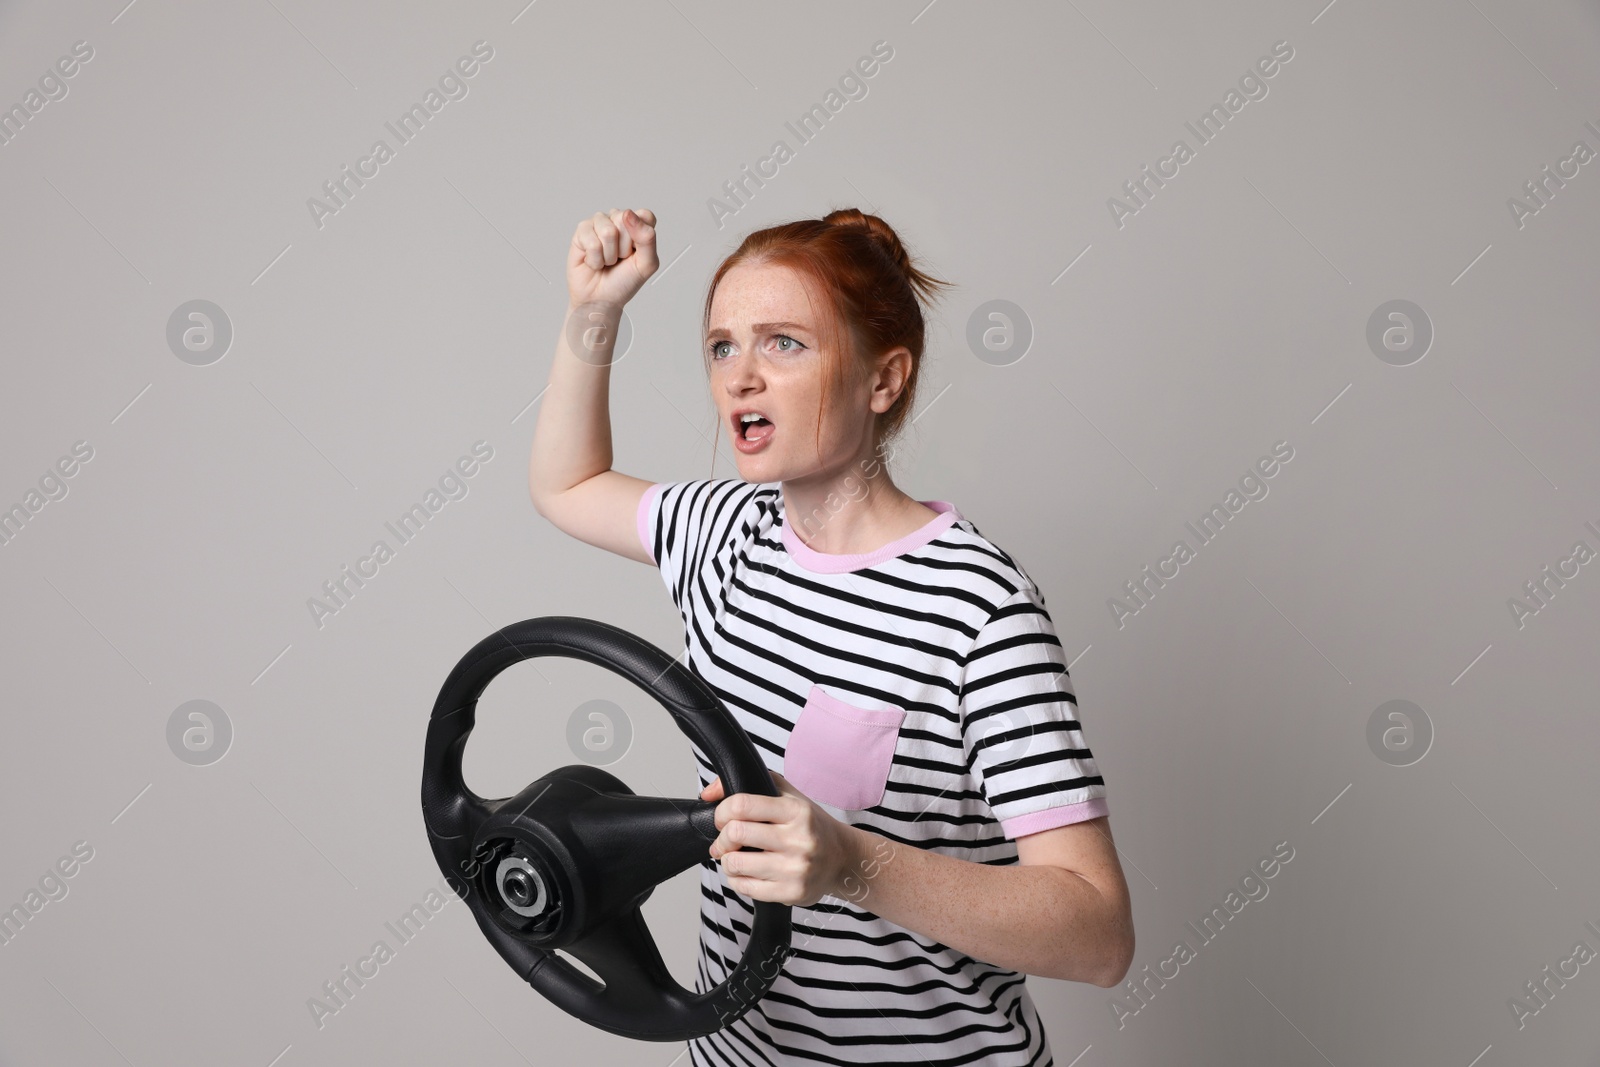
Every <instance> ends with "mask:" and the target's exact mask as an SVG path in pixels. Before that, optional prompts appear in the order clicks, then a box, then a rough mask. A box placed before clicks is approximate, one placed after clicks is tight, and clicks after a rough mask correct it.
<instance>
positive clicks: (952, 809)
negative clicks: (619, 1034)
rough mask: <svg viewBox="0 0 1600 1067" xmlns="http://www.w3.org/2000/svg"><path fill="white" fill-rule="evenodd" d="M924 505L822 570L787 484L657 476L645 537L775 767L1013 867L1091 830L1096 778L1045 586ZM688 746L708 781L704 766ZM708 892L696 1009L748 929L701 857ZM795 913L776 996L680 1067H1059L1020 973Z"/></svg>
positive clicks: (950, 847)
mask: <svg viewBox="0 0 1600 1067" xmlns="http://www.w3.org/2000/svg"><path fill="white" fill-rule="evenodd" d="M835 499H836V498H835ZM922 503H923V504H925V505H927V506H928V507H929V508H932V509H933V510H934V511H936V512H938V514H937V515H936V516H935V517H934V518H932V519H930V520H929V521H928V522H927V524H925V525H924V526H923V527H922V528H920V529H918V530H916V531H914V532H912V533H910V534H907V535H906V536H905V537H902V538H900V539H899V540H897V541H894V542H892V543H890V544H887V545H884V546H883V547H882V548H879V549H877V550H876V551H873V552H867V553H862V554H857V555H838V554H833V553H821V552H817V551H814V550H813V549H811V548H809V547H807V546H806V544H805V543H804V542H802V541H801V540H800V538H799V537H798V536H797V535H796V534H795V532H794V529H793V527H792V526H791V525H790V524H789V523H788V522H787V521H786V519H785V509H784V501H783V492H782V484H781V483H779V482H761V483H752V482H745V481H742V480H739V479H719V480H700V481H687V482H658V483H656V484H654V485H652V486H651V487H650V488H649V489H647V490H646V491H645V494H644V497H643V499H641V500H640V502H639V510H638V532H639V539H640V541H641V542H642V543H643V545H644V546H645V548H646V549H647V550H648V551H649V552H650V555H651V557H652V558H653V559H654V560H655V561H656V563H657V566H658V567H659V568H660V570H661V577H662V580H663V581H664V582H665V583H666V586H667V589H668V591H669V592H670V593H671V595H672V600H673V603H674V604H675V605H676V606H677V607H678V609H679V612H680V614H681V615H682V617H683V622H684V631H685V645H686V648H687V651H688V661H687V662H688V666H689V667H690V669H691V670H693V671H694V672H695V673H696V674H697V675H698V676H699V677H701V678H702V679H704V680H705V682H706V683H707V684H708V685H710V686H711V688H712V689H713V690H715V691H716V693H717V695H718V696H719V697H720V698H721V700H722V702H723V703H724V704H725V705H726V706H727V708H728V711H729V712H730V713H731V714H732V716H733V718H734V719H735V720H736V721H737V722H738V723H739V725H740V726H741V727H742V728H743V729H744V731H745V733H746V734H748V735H749V737H750V740H751V741H752V743H753V744H754V745H755V748H756V751H757V752H759V753H760V754H761V757H762V759H763V760H764V761H765V763H766V765H767V767H768V769H770V770H775V771H777V772H778V773H780V774H782V775H783V776H784V777H785V778H787V779H789V781H790V782H791V783H792V784H793V785H794V786H795V788H796V789H798V790H800V791H801V792H802V793H804V794H805V795H806V796H808V797H810V798H811V799H812V800H813V801H815V802H816V803H818V804H819V805H821V806H823V808H824V809H825V810H827V811H828V812H829V814H831V815H833V816H834V817H835V818H838V819H841V820H842V821H845V822H848V823H850V824H851V825H854V826H858V827H861V828H863V829H866V830H868V831H871V832H872V833H875V834H879V835H881V836H883V837H886V838H889V839H891V840H893V841H897V842H901V843H903V844H906V845H912V846H915V847H917V848H923V849H929V850H931V851H934V852H938V853H941V854H943V855H947V856H955V857H957V858H960V859H965V860H972V861H975V862H978V863H988V864H1000V865H1005V864H1015V863H1016V862H1017V849H1016V841H1015V839H1016V838H1018V837H1021V836H1023V835H1024V834H1030V833H1036V832H1038V831H1041V830H1048V829H1051V828H1053V827H1057V826H1065V825H1067V824H1069V823H1074V822H1080V821H1082V820H1085V819H1093V818H1095V817H1097V816H1100V815H1104V814H1106V801H1105V782H1104V779H1102V778H1101V776H1100V773H1099V770H1098V768H1097V767H1096V766H1095V761H1094V757H1093V755H1092V754H1091V753H1090V751H1089V747H1088V744H1087V743H1086V742H1085V740H1084V736H1083V732H1082V726H1081V724H1080V723H1079V721H1078V702H1077V697H1076V696H1075V695H1074V693H1073V690H1072V683H1071V680H1070V678H1069V677H1068V674H1067V666H1066V659H1065V657H1064V655H1063V652H1062V648H1061V643H1060V641H1059V640H1058V639H1057V637H1056V634H1055V628H1054V625H1053V624H1052V622H1051V620H1050V615H1049V613H1048V612H1047V611H1046V610H1045V603H1044V597H1043V595H1042V594H1041V593H1040V592H1039V590H1038V587H1037V586H1035V585H1034V583H1033V581H1032V579H1030V578H1029V577H1028V575H1027V573H1026V572H1025V571H1024V570H1023V569H1022V567H1021V566H1020V565H1019V564H1018V563H1017V562H1016V561H1015V560H1013V559H1012V558H1011V557H1010V556H1008V555H1007V554H1006V553H1005V552H1003V551H1002V550H1000V549H999V548H997V547H996V546H995V545H994V544H993V543H992V542H991V541H989V540H988V539H987V538H985V537H984V536H983V535H982V534H981V533H979V532H978V529H977V527H976V526H974V525H973V524H972V522H971V521H970V520H969V519H967V518H966V517H964V516H963V515H962V514H961V513H960V512H959V511H957V510H956V509H955V507H954V506H952V505H951V504H950V503H949V502H947V501H942V500H925V501H922ZM841 506H842V507H849V506H851V505H850V502H849V501H844V502H842V505H841ZM827 518H828V516H827V515H826V514H823V513H818V514H815V515H813V516H811V517H810V518H809V519H808V520H797V521H800V522H801V525H802V526H803V528H805V529H807V530H812V529H819V528H820V526H819V525H818V524H819V523H825V522H826V521H827ZM691 747H692V749H693V751H694V756H695V760H696V762H697V764H698V767H699V773H700V784H701V787H702V788H703V787H704V786H706V785H709V784H710V782H711V780H712V778H713V777H715V774H716V772H715V770H714V769H713V768H711V766H710V765H709V764H708V763H707V761H706V758H705V754H704V752H702V751H701V750H700V748H699V746H698V745H695V744H694V743H693V742H692V741H691ZM786 757H787V758H786ZM864 885H865V887H866V888H865V891H864V892H860V891H856V892H851V896H852V897H853V898H854V899H856V900H860V901H862V902H863V903H865V904H870V903H871V883H870V881H865V882H864ZM700 886H701V896H702V908H701V924H700V954H699V964H698V974H697V978H696V986H695V988H696V992H700V991H703V990H705V989H708V988H710V987H711V986H713V985H716V984H718V983H720V982H722V981H724V980H725V979H726V978H727V976H728V974H729V973H730V971H731V970H732V968H733V966H734V965H735V964H736V963H737V962H738V961H739V959H740V958H742V956H743V955H744V951H745V945H746V942H747V940H748V938H749V934H750V926H751V922H752V919H753V917H754V914H755V909H754V905H753V903H752V902H751V900H750V899H749V898H748V897H745V896H742V895H741V894H739V893H738V892H736V891H734V890H732V889H730V888H729V886H728V884H727V881H726V879H725V878H724V877H723V873H722V867H721V865H720V864H719V863H717V862H716V861H714V860H712V859H711V858H710V856H707V857H706V858H705V860H703V861H702V863H701V872H700ZM791 915H792V935H791V950H792V951H791V954H790V955H789V956H788V957H786V958H785V959H784V962H783V966H782V968H781V970H780V971H779V973H778V976H777V978H776V980H775V981H774V982H773V984H772V987H771V988H770V989H769V990H768V991H767V993H766V994H765V995H764V996H763V997H762V998H761V999H760V1000H759V1001H757V1002H756V1003H755V1004H754V1005H753V1006H752V1007H751V1008H750V1009H749V1010H748V1011H747V1012H746V1013H745V1014H744V1015H742V1016H741V1017H740V1018H739V1019H737V1020H736V1021H735V1022H734V1023H733V1024H732V1025H731V1026H728V1027H725V1028H724V1029H722V1030H719V1031H717V1032H716V1033H714V1034H711V1035H709V1036H707V1037H704V1038H697V1039H694V1040H692V1041H690V1042H689V1051H690V1057H691V1062H692V1063H693V1064H695V1065H698V1067H712V1065H717V1067H726V1065H743V1064H758V1065H759V1064H772V1065H785V1064H841V1065H844V1064H849V1065H852V1067H854V1065H858V1064H863V1063H872V1064H887V1063H905V1064H918V1065H921V1064H930V1065H932V1067H956V1065H958V1064H982V1065H985V1067H1009V1065H1018V1067H1021V1065H1032V1067H1049V1065H1051V1064H1052V1063H1053V1060H1052V1058H1051V1052H1050V1044H1049V1041H1048V1039H1047V1038H1046V1036H1045V1031H1044V1026H1043V1025H1042V1023H1041V1022H1040V1019H1039V1015H1038V1013H1037V1011H1036V1010H1035V1008H1034V1003H1033V999H1032V998H1031V997H1030V996H1029V995H1028V991H1027V987H1026V985H1025V984H1024V980H1025V976H1024V975H1023V974H1021V973H1019V972H1017V971H1014V970H1009V969H1006V968H1003V967H998V966H995V965H993V964H990V963H988V962H985V961H983V960H979V959H975V958H973V957H971V956H968V955H966V954H965V953H962V952H958V951H956V950H955V949H953V948H950V947H948V946H946V945H944V944H942V943H940V942H938V941H935V940H933V939H932V938H928V937H924V936H923V935H921V934H919V933H916V932H914V931H911V930H908V929H906V928H905V927H902V926H899V925H897V924H895V923H891V922H888V921H886V920H884V919H880V918H879V917H878V916H876V915H874V914H873V913H872V912H871V911H869V910H866V909H865V908H864V907H860V906H857V904H855V903H853V902H852V901H851V900H845V899H843V898H840V897H835V896H824V897H823V898H822V899H821V900H819V901H818V902H817V903H816V904H813V905H811V906H810V907H805V908H800V907H796V908H794V909H792V912H791Z"/></svg>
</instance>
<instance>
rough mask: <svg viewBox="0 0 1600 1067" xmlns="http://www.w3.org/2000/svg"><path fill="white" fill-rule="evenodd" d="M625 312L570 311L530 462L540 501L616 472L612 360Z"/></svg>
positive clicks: (588, 307) (594, 307) (532, 487)
mask: <svg viewBox="0 0 1600 1067" xmlns="http://www.w3.org/2000/svg"><path fill="white" fill-rule="evenodd" d="M621 319H622V309H621V308H620V307H610V306H607V305H600V304H585V305H583V306H581V307H579V308H576V309H573V310H570V311H568V313H567V317H566V320H565V321H564V322H563V323H562V327H561V336H560V338H559V339H558V340H557V341H556V354H555V359H554V361H553V362H552V363H551V364H550V383H549V385H548V386H546V388H545V391H544V394H543V396H542V397H541V398H540V401H539V417H538V422H537V424H536V425H535V426H534V430H533V452H532V454H531V455H530V456H529V459H528V493H529V495H530V496H531V497H532V498H533V502H534V504H535V505H536V506H537V505H538V504H539V503H540V501H542V500H544V499H548V498H549V497H551V496H554V495H556V494H557V493H563V492H566V491H567V490H568V489H571V488H572V487H573V486H575V485H577V484H578V483H579V482H582V481H586V480H587V479H589V478H592V477H594V476H595V475H596V474H600V473H603V472H604V471H608V470H610V469H611V461H612V455H611V397H610V391H611V354H612V352H613V350H614V349H615V346H616V336H617V326H618V324H619V323H620V322H621Z"/></svg>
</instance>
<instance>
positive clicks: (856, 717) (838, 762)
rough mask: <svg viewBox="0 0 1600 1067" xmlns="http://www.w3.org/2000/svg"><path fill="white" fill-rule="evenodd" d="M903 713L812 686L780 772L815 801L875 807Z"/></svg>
mask: <svg viewBox="0 0 1600 1067" xmlns="http://www.w3.org/2000/svg"><path fill="white" fill-rule="evenodd" d="M905 717H906V713H905V710H904V709H902V708H897V707H893V706H890V705H887V704H879V705H877V706H875V707H871V708H859V707H856V706H855V705H854V704H849V703H846V702H845V701H843V700H840V699H839V698H838V697H836V696H833V695H832V694H831V693H827V692H824V691H823V688H822V687H821V686H820V685H813V686H812V687H811V692H810V693H809V694H808V695H807V697H806V703H805V706H804V707H803V708H801V709H800V717H799V718H798V719H797V720H796V721H795V724H794V730H793V731H792V732H791V733H790V734H789V747H788V749H787V750H786V751H785V752H784V756H783V776H784V777H785V778H787V779H789V781H790V782H792V783H794V787H795V788H796V789H798V790H800V792H802V793H804V794H805V795H806V796H808V797H810V798H811V799H812V800H815V801H817V802H818V803H819V804H827V805H829V806H830V807H835V808H841V809H846V810H861V809H864V808H870V807H873V806H875V805H877V804H878V803H880V802H882V800H883V794H884V788H885V787H886V786H887V785H888V782H889V769H890V767H891V766H892V765H893V763H894V749H895V743H896V742H897V741H899V739H900V724H901V723H903V722H904V721H905Z"/></svg>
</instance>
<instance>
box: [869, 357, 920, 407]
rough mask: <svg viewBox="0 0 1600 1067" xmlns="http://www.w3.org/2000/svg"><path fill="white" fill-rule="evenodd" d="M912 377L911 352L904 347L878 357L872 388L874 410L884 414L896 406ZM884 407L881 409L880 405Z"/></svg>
mask: <svg viewBox="0 0 1600 1067" xmlns="http://www.w3.org/2000/svg"><path fill="white" fill-rule="evenodd" d="M910 377H911V350H910V349H909V348H907V347H905V346H904V345H900V346H898V347H895V348H891V349H889V351H887V352H885V353H883V354H882V355H881V356H879V357H878V369H877V378H876V379H875V380H874V382H873V386H872V410H873V411H876V412H877V413H878V414H880V415H881V414H883V413H884V412H885V411H888V410H889V409H890V408H891V407H893V406H894V402H895V401H896V400H898V399H899V398H900V391H901V390H902V389H904V388H905V386H906V382H907V381H908V380H909V379H910ZM880 404H881V405H882V406H881V407H880V406H879V405H880Z"/></svg>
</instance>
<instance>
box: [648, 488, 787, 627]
mask: <svg viewBox="0 0 1600 1067" xmlns="http://www.w3.org/2000/svg"><path fill="white" fill-rule="evenodd" d="M758 488H759V486H758V484H756V483H752V482H746V481H744V480H742V479H739V478H718V479H701V480H698V481H686V482H656V483H655V484H653V485H651V486H650V487H649V488H648V489H646V490H645V491H644V495H643V496H642V497H640V498H639V511H638V514H637V517H636V525H637V527H638V533H639V543H640V544H642V545H643V546H644V549H645V551H646V552H648V553H649V554H650V558H651V559H652V560H654V561H655V564H656V567H657V568H658V569H659V570H660V571H661V580H662V581H663V582H664V583H665V584H666V587H667V590H668V591H669V592H670V593H671V594H672V601H673V603H674V604H676V605H678V606H679V607H680V608H681V607H682V605H683V600H684V595H685V593H686V591H687V589H688V587H689V583H690V582H691V581H692V580H693V579H695V578H696V577H697V576H703V575H704V574H706V573H708V571H709V572H715V571H716V568H718V567H719V566H724V564H725V557H726V555H727V550H729V549H731V548H732V546H733V544H734V543H735V542H736V540H737V539H738V537H739V536H740V535H741V533H742V532H744V530H745V528H746V522H747V517H746V516H745V515H744V513H745V511H746V509H747V507H748V506H749V504H750V503H751V501H752V500H753V499H754V495H755V491H756V490H757V489H758Z"/></svg>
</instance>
